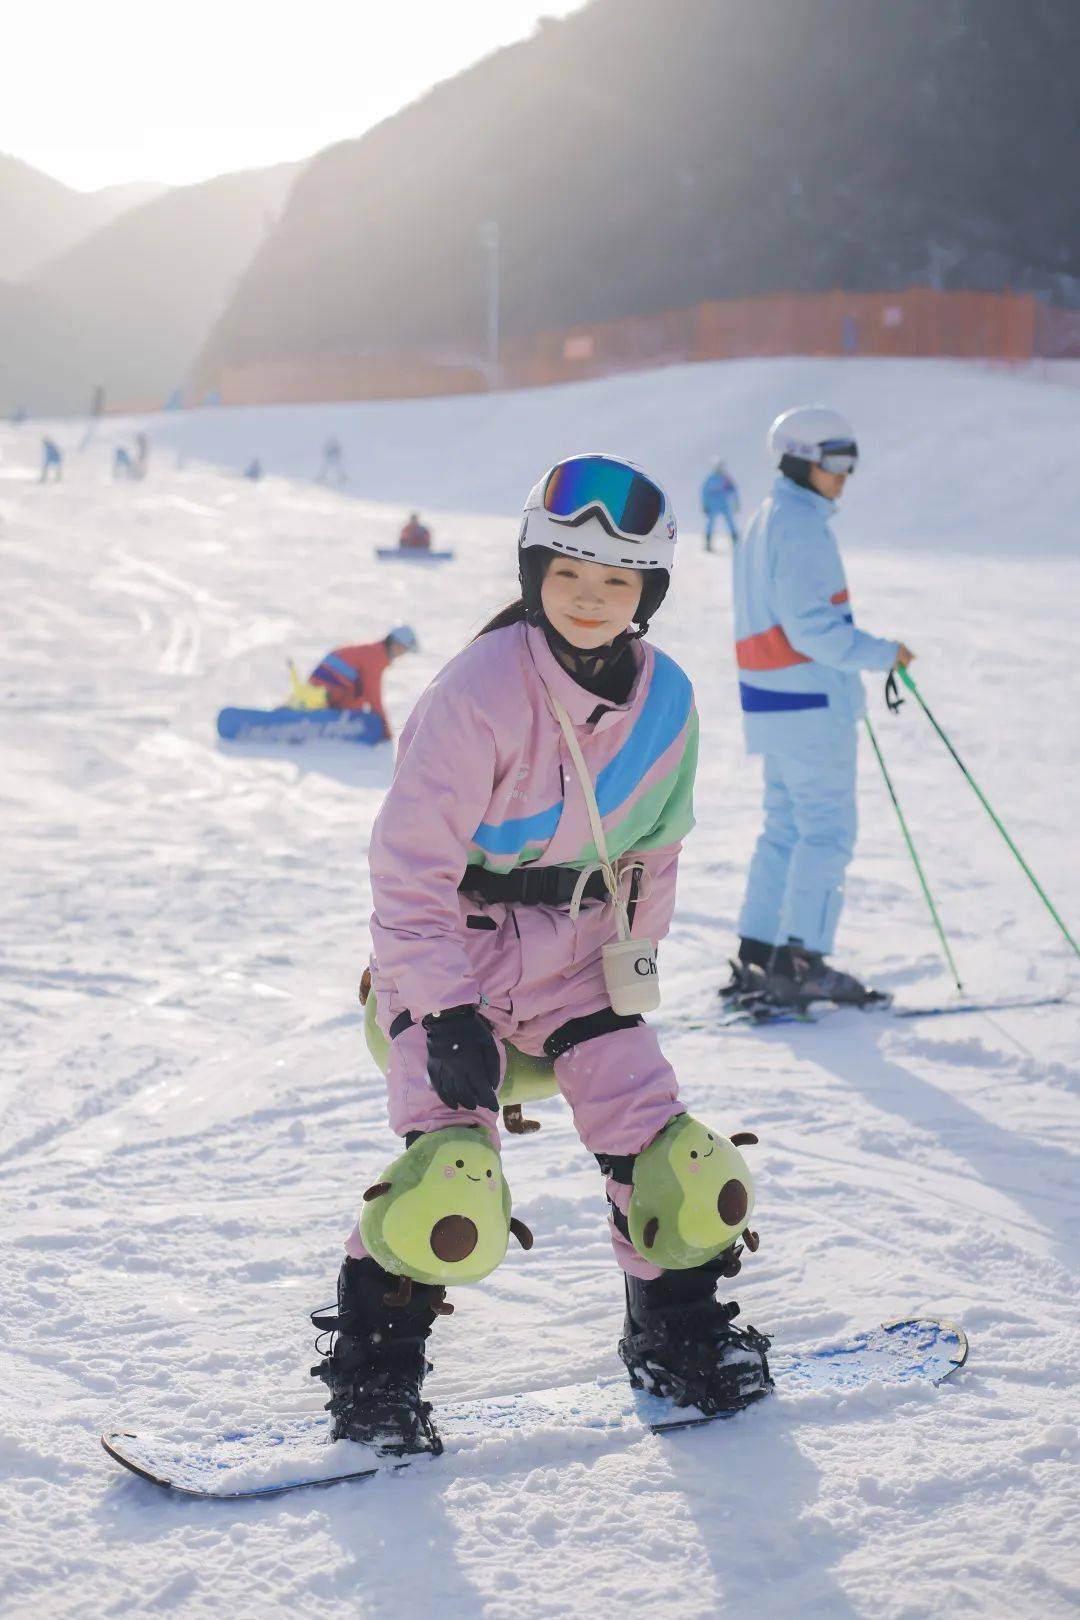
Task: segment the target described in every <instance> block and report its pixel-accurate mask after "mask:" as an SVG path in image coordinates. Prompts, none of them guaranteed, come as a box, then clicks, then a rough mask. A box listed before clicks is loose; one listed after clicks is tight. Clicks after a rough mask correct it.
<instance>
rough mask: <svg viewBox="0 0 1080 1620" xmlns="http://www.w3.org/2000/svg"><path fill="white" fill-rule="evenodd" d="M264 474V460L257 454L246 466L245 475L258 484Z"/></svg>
mask: <svg viewBox="0 0 1080 1620" xmlns="http://www.w3.org/2000/svg"><path fill="white" fill-rule="evenodd" d="M262 475H263V469H262V462H261V461H260V460H259V458H258V456H255V457H253V458H252V460H251V461H249V462H248V464H247V466H246V467H245V468H244V474H243V476H244V477H245V478H250V479H251V482H252V483H253V484H257V483H258V482H259V479H260V478H261V477H262Z"/></svg>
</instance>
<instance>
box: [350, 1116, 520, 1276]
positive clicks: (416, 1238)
mask: <svg viewBox="0 0 1080 1620" xmlns="http://www.w3.org/2000/svg"><path fill="white" fill-rule="evenodd" d="M364 1197H365V1204H364V1211H363V1214H362V1216H361V1219H360V1235H361V1237H362V1238H363V1241H364V1247H365V1248H366V1249H367V1250H368V1253H369V1254H370V1255H371V1256H372V1257H373V1259H375V1260H377V1261H378V1262H379V1264H380V1265H381V1266H383V1267H384V1269H385V1270H387V1271H391V1272H394V1273H396V1274H397V1275H401V1276H407V1277H412V1278H413V1279H414V1280H415V1281H417V1282H423V1283H437V1284H447V1283H451V1282H455V1283H462V1282H479V1280H480V1279H481V1278H482V1277H486V1276H487V1275H488V1273H489V1272H491V1271H494V1269H495V1267H496V1266H497V1265H498V1264H499V1262H500V1261H501V1260H502V1258H503V1256H504V1255H505V1253H506V1245H507V1241H508V1237H509V1230H510V1189H509V1188H508V1187H507V1185H506V1182H505V1180H504V1179H503V1174H502V1165H501V1162H500V1159H499V1155H498V1154H497V1153H496V1151H495V1149H494V1148H493V1147H492V1145H491V1140H490V1138H489V1137H488V1135H487V1133H486V1132H485V1131H480V1130H473V1129H469V1128H467V1127H464V1126H450V1127H449V1128H448V1129H446V1130H442V1131H432V1132H431V1133H430V1134H429V1135H427V1136H421V1137H419V1138H418V1139H417V1140H416V1141H415V1142H414V1143H413V1145H412V1147H411V1148H408V1149H407V1150H406V1151H405V1152H404V1153H403V1154H402V1155H401V1157H400V1158H398V1159H395V1161H394V1163H393V1164H392V1165H391V1166H390V1167H389V1169H388V1170H387V1171H386V1173H385V1175H384V1177H383V1179H382V1180H381V1181H380V1182H378V1183H376V1185H375V1186H374V1187H370V1188H369V1189H368V1191H367V1193H365V1195H364Z"/></svg>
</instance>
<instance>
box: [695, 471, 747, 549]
mask: <svg viewBox="0 0 1080 1620" xmlns="http://www.w3.org/2000/svg"><path fill="white" fill-rule="evenodd" d="M739 506H740V501H739V491H738V488H737V487H736V484H735V480H734V478H732V476H731V474H730V473H729V472H728V470H727V464H726V463H725V462H723V461H715V462H714V463H713V466H712V471H711V472H710V473H709V476H708V477H707V478H706V480H705V482H704V483H703V484H702V486H701V509H702V511H703V512H704V513H705V550H706V551H711V550H712V548H713V543H712V537H713V527H714V525H715V523H716V520H717V518H723V520H724V522H725V523H726V525H727V531H728V534H730V536H731V539H732V542H734V541H736V540H738V538H739V525H738V522H737V518H738V515H739Z"/></svg>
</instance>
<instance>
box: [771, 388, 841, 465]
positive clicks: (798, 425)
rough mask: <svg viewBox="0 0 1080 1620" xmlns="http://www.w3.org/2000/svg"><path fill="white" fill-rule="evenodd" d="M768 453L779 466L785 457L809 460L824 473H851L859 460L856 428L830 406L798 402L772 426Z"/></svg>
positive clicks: (784, 412)
mask: <svg viewBox="0 0 1080 1620" xmlns="http://www.w3.org/2000/svg"><path fill="white" fill-rule="evenodd" d="M769 454H770V455H771V456H772V458H773V461H774V462H775V464H776V466H778V467H779V465H780V463H781V461H783V459H784V457H785V456H794V457H796V459H797V460H799V461H809V462H812V463H813V464H814V465H815V466H817V467H821V468H822V469H823V471H825V472H836V473H852V472H854V471H855V463H856V462H857V461H858V459H859V447H858V445H857V444H856V442H855V429H854V428H853V427H852V425H851V423H850V422H849V421H848V419H847V417H846V416H842V415H841V413H840V412H839V411H834V410H832V409H831V407H830V406H828V405H796V406H795V407H794V408H793V409H792V410H790V411H782V412H781V414H780V415H779V416H778V417H777V418H776V421H775V422H774V423H773V425H772V427H771V428H770V429H769Z"/></svg>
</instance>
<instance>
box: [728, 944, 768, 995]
mask: <svg viewBox="0 0 1080 1620" xmlns="http://www.w3.org/2000/svg"><path fill="white" fill-rule="evenodd" d="M772 951H773V947H772V946H771V945H766V944H765V942H764V941H763V940H760V939H741V940H740V941H739V955H738V958H737V959H736V958H732V957H729V958H728V966H729V967H730V969H731V978H730V979H729V980H728V981H727V983H726V984H722V985H721V986H720V989H719V990H718V991H717V994H718V995H719V997H720V999H721V1001H723V1002H725V1003H726V1004H727V1005H728V1006H729V1007H732V1008H734V1007H741V1006H749V1005H750V1004H751V1003H752V1002H754V1001H758V1000H760V998H761V997H762V996H763V995H764V994H765V974H766V970H767V969H768V966H769V958H770V957H771V955H772Z"/></svg>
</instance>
